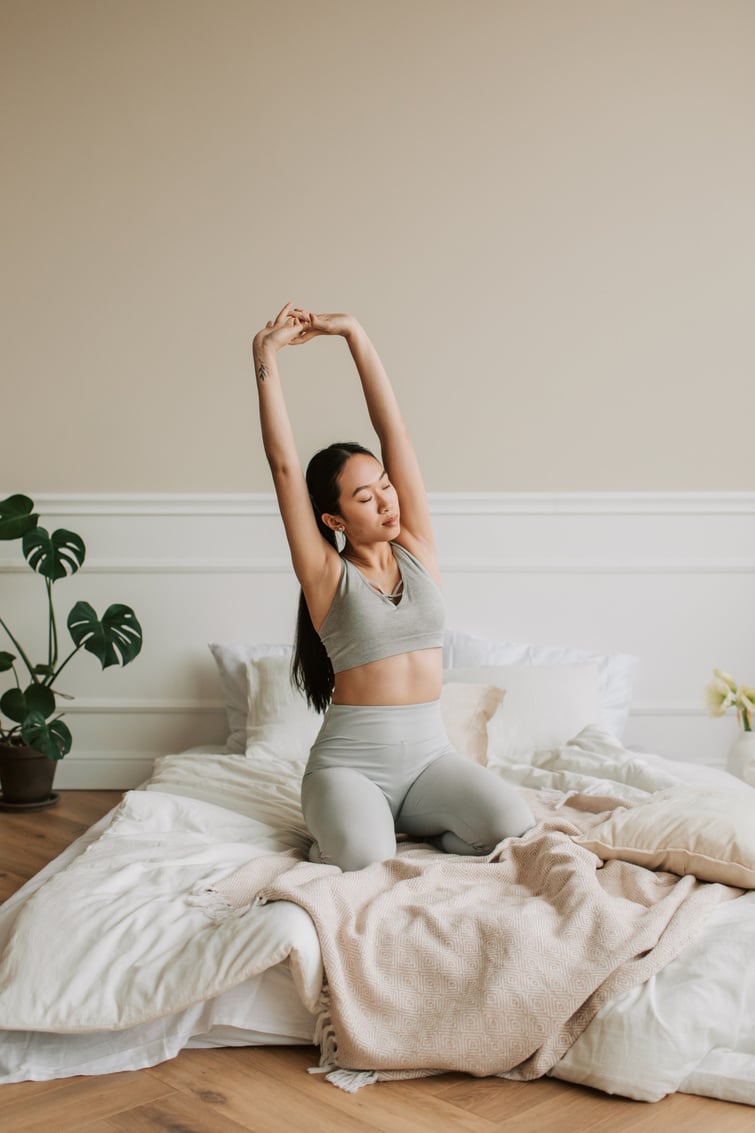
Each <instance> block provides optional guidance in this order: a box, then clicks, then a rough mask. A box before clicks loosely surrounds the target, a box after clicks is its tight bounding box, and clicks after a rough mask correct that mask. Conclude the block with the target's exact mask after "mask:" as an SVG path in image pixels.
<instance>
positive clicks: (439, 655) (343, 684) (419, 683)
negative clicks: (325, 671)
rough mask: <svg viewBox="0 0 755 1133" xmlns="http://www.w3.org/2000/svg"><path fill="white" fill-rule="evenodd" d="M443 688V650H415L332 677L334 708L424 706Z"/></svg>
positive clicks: (434, 698)
mask: <svg viewBox="0 0 755 1133" xmlns="http://www.w3.org/2000/svg"><path fill="white" fill-rule="evenodd" d="M442 686H443V650H442V649H440V648H438V649H417V650H415V651H414V652H412V653H400V654H399V655H398V656H397V657H384V658H383V659H382V660H381V661H371V662H370V663H369V665H357V667H356V668H354V669H344V671H343V672H342V673H337V674H336V679H335V688H334V690H333V703H334V704H360V705H386V704H426V703H428V702H429V701H431V700H438V698H439V697H440V693H441V688H442Z"/></svg>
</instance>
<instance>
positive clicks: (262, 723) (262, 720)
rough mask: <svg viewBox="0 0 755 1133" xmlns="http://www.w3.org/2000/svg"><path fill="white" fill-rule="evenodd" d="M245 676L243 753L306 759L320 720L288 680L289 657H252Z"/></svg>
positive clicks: (289, 678)
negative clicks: (245, 709) (244, 740)
mask: <svg viewBox="0 0 755 1133" xmlns="http://www.w3.org/2000/svg"><path fill="white" fill-rule="evenodd" d="M246 676H247V717H246V743H245V750H246V754H247V755H249V756H255V755H274V756H277V757H278V758H279V759H303V760H306V759H307V757H308V755H309V749H310V748H311V747H312V744H313V743H314V742H315V738H316V736H317V733H318V732H319V730H320V726H321V724H322V719H323V718H322V715H321V714H320V713H319V712H316V711H315V710H314V708H310V707H309V705H308V704H307V699H306V697H305V696H304V694H303V693H302V692H300V691H299V689H298V688H297V687H296V686H295V685H294V683H293V681H292V680H291V658H290V656H288V657H287V656H285V655H283V656H277V657H276V656H268V657H256V658H252V659H250V660H248V661H247V663H246Z"/></svg>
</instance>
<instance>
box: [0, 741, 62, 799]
mask: <svg viewBox="0 0 755 1133" xmlns="http://www.w3.org/2000/svg"><path fill="white" fill-rule="evenodd" d="M56 767H57V763H56V762H55V761H54V760H52V759H48V758H47V756H46V755H41V754H40V752H38V751H35V750H34V749H33V748H31V747H22V746H21V745H19V744H0V787H2V790H3V797H2V806H3V808H4V809H7V810H24V809H28V810H32V809H35V808H38V807H39V806H49V805H50V804H51V803H53V802H57V795H53V793H52V783H53V779H54V778H55V768H56Z"/></svg>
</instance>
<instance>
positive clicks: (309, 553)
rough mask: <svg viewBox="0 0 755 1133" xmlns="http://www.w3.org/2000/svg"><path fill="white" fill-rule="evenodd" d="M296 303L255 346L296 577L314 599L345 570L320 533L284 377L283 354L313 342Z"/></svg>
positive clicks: (263, 417) (269, 452)
mask: <svg viewBox="0 0 755 1133" xmlns="http://www.w3.org/2000/svg"><path fill="white" fill-rule="evenodd" d="M291 311H292V304H291V303H287V304H286V306H285V307H284V308H283V309H282V310H281V311H279V313H278V315H277V316H276V318H275V319H271V321H270V322H269V323H267V325H266V326H265V327H263V328H262V330H261V331H259V332H258V333H257V334H256V335H255V337H254V342H253V345H252V353H253V356H254V373H255V377H256V379H257V393H258V396H259V407H260V425H261V427H262V442H263V445H264V448H265V455H266V457H267V460H268V463H269V465H270V470H271V472H272V474H273V484H274V486H275V494H276V496H277V498H278V505H279V507H280V511H281V516H282V518H283V526H284V527H285V530H286V537H287V539H288V545H289V548H290V550H291V559H292V562H293V566H294V572H295V573H296V577H297V578H298V579H299V582H300V583H301V585H302V588H303V589H304V592H305V594H307V596H308V597H309V595H310V594H311V593H313V592H314V591H316V590H317V589H318V588H319V587H320V585H321V584H326V583H327V581H328V580H329V578H330V576H331V575H334V574H335V572H336V571H337V570H340V560H339V558H338V553H337V552H336V550H335V549H334V548H333V547H331V546H330V545H329V544H328V543H327V542H326V541H325V539H324V538H323V536H322V535H321V534H320V531H319V530H318V527H317V522H316V520H315V516H314V512H313V510H312V504H311V502H310V498H309V491H308V490H307V483H306V480H305V478H304V472H303V471H302V467H301V463H300V461H299V455H298V453H297V450H296V444H295V441H294V434H293V430H292V428H291V422H290V420H289V416H288V410H287V408H286V402H285V398H284V396H283V388H282V386H281V380H280V375H279V373H278V361H277V355H278V351H279V350H280V349H281V348H282V347H283V346H290V345H292V344H293V343H295V342H297V341H306V338H307V337H309V336H308V335H306V334H305V333H303V332H305V328H304V326H303V324H302V322H301V320H300V319H299V318H297V317H296V315H293V314H292V313H291Z"/></svg>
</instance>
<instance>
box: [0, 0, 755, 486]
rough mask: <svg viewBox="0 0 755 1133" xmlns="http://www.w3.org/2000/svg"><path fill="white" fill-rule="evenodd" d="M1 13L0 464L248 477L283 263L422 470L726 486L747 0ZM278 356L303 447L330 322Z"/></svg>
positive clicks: (208, 481) (742, 412)
mask: <svg viewBox="0 0 755 1133" xmlns="http://www.w3.org/2000/svg"><path fill="white" fill-rule="evenodd" d="M0 20H1V24H0V44H1V46H0V51H1V52H2V58H1V59H0V82H1V83H2V91H1V92H0V95H1V97H0V104H1V105H2V113H3V119H4V121H3V131H4V137H3V139H2V163H3V175H2V177H3V211H2V217H3V236H2V261H3V289H4V293H3V295H2V314H3V322H4V323H5V329H4V332H3V335H2V344H1V345H0V351H1V352H2V354H1V357H2V383H3V401H2V436H3V441H2V472H1V474H0V475H1V478H2V481H3V487H4V488H6V489H7V490H9V491H10V490H19V491H20V490H23V491H27V492H32V493H34V492H38V491H48V492H49V491H53V492H55V491H58V492H61V491H63V492H76V491H84V492H90V491H106V492H107V491H115V492H141V491H145V492H153V491H154V492H160V491H166V492H172V491H200V492H202V491H207V492H213V491H242V492H243V491H259V490H266V489H267V488H268V487H269V479H268V474H267V469H266V466H265V463H264V458H263V456H262V453H261V448H260V443H259V439H258V426H257V418H256V405H255V396H254V389H253V384H252V382H251V381H250V367H249V343H250V339H251V336H252V334H253V332H254V330H255V329H256V328H257V326H259V325H261V323H263V322H264V321H265V320H266V319H267V318H268V317H270V316H271V315H272V314H274V313H275V311H276V310H277V308H278V306H280V305H282V303H283V302H284V301H285V300H286V299H288V298H293V299H295V300H296V301H297V302H299V303H301V304H303V305H309V306H311V307H313V308H315V309H351V310H353V311H355V312H356V313H357V314H358V315H359V316H360V318H361V319H362V321H363V322H364V324H365V325H366V327H367V328H368V330H369V331H370V332H371V334H372V336H373V338H374V339H375V341H376V343H377V345H378V347H379V348H380V350H381V352H382V354H383V356H384V358H385V361H386V364H387V365H388V367H389V369H390V371H391V373H392V374H393V376H394V379H395V382H396V384H397V387H398V389H399V392H400V395H401V398H402V401H403V404H404V406H405V410H406V414H407V416H408V418H409V421H410V423H411V425H412V428H413V432H414V434H415V438H416V442H417V446H418V448H419V450H420V453H421V457H422V460H423V464H424V468H425V472H426V479H427V483H428V486H429V487H430V488H431V489H433V490H436V491H441V490H472V489H491V490H504V489H512V490H523V491H530V490H540V489H556V490H558V489H564V490H565V489H577V490H579V489H593V490H614V489H617V490H621V489H651V490H654V489H658V490H660V489H664V490H669V489H670V490H673V489H710V490H715V489H745V488H746V489H752V488H753V487H755V458H754V455H753V438H754V437H755V429H754V428H753V408H754V407H755V406H754V403H755V380H754V377H755V375H754V367H753V361H754V356H755V349H754V346H753V322H754V320H753V314H752V305H753V296H754V295H755V218H754V215H753V207H754V205H753V202H755V154H754V148H753V141H752V129H753V112H754V111H755V68H753V65H752V63H753V48H754V45H755V3H752V2H751V0H497V2H496V0H371V2H366V0H318V3H317V4H313V3H311V2H309V0H308V2H306V3H304V2H301V0H287V2H286V3H280V2H278V0H276V2H268V0H0ZM282 369H283V372H284V378H285V382H286V385H287V389H288V396H289V403H290V408H291V412H292V416H293V418H294V425H295V428H296V432H297V436H298V438H299V439H300V443H301V452H302V455H303V456H305V455H307V454H309V453H310V452H311V451H312V450H313V449H314V448H315V447H316V446H318V445H320V444H322V443H327V442H328V441H330V440H332V439H336V438H338V437H358V438H366V439H367V440H371V437H370V434H369V430H368V428H367V426H366V424H365V417H364V413H363V410H362V408H361V405H360V402H359V398H358V396H357V392H356V388H355V383H354V381H353V378H352V375H351V370H350V366H349V362H348V356H347V352H346V350H345V347H344V346H343V344H342V343H341V342H334V341H322V340H321V341H316V342H313V343H311V344H310V345H309V346H307V347H306V348H303V349H301V350H298V351H290V352H288V354H287V355H285V356H284V357H283V360H282ZM32 429H33V432H32Z"/></svg>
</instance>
